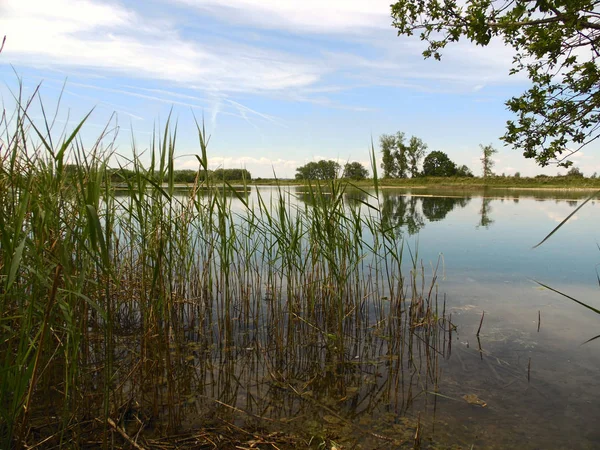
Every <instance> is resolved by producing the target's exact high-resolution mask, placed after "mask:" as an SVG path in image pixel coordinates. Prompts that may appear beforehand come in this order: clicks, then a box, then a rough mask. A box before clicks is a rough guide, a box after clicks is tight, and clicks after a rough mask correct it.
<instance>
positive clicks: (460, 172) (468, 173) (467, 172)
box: [456, 164, 475, 178]
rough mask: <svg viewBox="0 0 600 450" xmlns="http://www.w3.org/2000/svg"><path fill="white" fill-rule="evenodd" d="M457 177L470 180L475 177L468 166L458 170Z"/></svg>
mask: <svg viewBox="0 0 600 450" xmlns="http://www.w3.org/2000/svg"><path fill="white" fill-rule="evenodd" d="M456 176H457V177H469V178H472V177H474V176H475V175H473V172H472V171H471V169H469V168H468V167H467V166H465V165H464V164H463V165H462V166H460V167H459V168H458V169H456Z"/></svg>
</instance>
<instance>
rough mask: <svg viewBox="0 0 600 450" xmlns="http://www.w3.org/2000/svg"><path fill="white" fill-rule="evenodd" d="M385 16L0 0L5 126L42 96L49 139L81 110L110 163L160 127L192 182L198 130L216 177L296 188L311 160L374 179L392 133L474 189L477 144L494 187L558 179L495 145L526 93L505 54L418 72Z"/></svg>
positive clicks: (277, 2)
mask: <svg viewBox="0 0 600 450" xmlns="http://www.w3.org/2000/svg"><path fill="white" fill-rule="evenodd" d="M390 3H391V1H390V0H327V1H323V0H170V1H167V0H145V1H144V2H141V1H133V0H0V37H1V36H2V35H6V43H5V46H4V49H3V51H2V53H1V54H0V79H1V83H0V96H1V100H2V103H3V107H4V108H5V110H6V111H7V114H9V116H10V113H11V112H13V111H14V109H15V97H16V96H18V95H19V92H22V94H21V95H22V96H23V97H24V98H27V97H28V96H30V95H32V93H34V92H35V91H36V89H38V91H37V92H38V93H39V95H40V97H41V99H42V102H43V105H44V110H45V111H44V112H45V114H46V117H49V116H51V117H52V118H53V119H54V120H53V122H54V125H53V132H54V133H55V134H56V135H57V136H60V134H61V132H64V131H65V130H67V131H68V130H72V129H73V128H74V127H75V126H76V125H77V124H78V123H79V121H80V120H81V119H82V118H83V117H84V116H85V115H86V114H87V113H88V112H90V111H92V113H91V115H90V117H89V118H88V119H87V121H86V122H85V124H84V126H83V128H82V134H81V136H82V139H83V141H84V143H85V144H86V145H87V146H88V147H91V146H92V145H93V143H94V142H95V141H96V140H97V138H98V136H99V135H101V134H102V133H103V132H104V131H105V129H106V130H107V138H106V139H107V141H109V142H112V143H113V145H114V147H113V148H114V150H115V156H114V158H119V160H120V161H127V159H128V158H130V157H131V155H132V152H133V149H134V148H135V151H136V152H137V153H138V154H142V158H144V157H146V156H147V154H148V151H147V150H148V148H150V146H151V141H152V137H153V133H154V130H162V129H164V126H165V123H166V121H167V119H168V118H169V115H170V117H171V123H172V124H175V123H176V124H177V142H176V148H177V151H176V167H177V168H181V169H197V168H198V162H197V159H196V157H195V156H194V155H195V154H198V153H199V151H200V146H199V144H198V133H197V129H196V122H195V121H198V122H199V123H202V122H203V123H204V126H205V129H206V132H207V134H209V135H210V142H209V148H208V155H209V163H210V166H211V168H220V167H223V168H246V169H248V170H249V171H250V172H251V174H252V176H253V177H255V178H256V177H272V176H273V174H276V176H277V177H279V178H293V177H294V175H295V170H296V168H297V167H298V166H301V165H304V164H306V163H307V162H310V161H316V160H320V159H334V160H338V161H339V162H340V163H341V164H342V165H343V164H344V163H345V162H350V161H359V162H361V163H363V164H365V165H366V166H369V164H370V163H369V154H370V148H371V142H373V143H374V145H375V149H376V151H379V148H378V141H379V136H380V135H382V134H394V133H396V132H397V131H401V132H404V133H405V134H406V135H407V137H410V136H417V137H419V138H421V139H422V140H423V141H424V142H425V143H426V144H427V145H428V150H429V151H433V150H441V151H443V152H446V153H447V154H448V155H449V156H450V158H451V159H452V160H453V161H455V162H456V163H457V164H459V165H462V164H466V165H467V166H469V167H470V168H471V169H472V170H473V172H474V173H475V174H476V175H480V174H481V162H480V159H479V158H480V156H481V155H480V153H481V150H480V148H479V145H480V144H484V145H487V144H493V145H494V146H495V147H496V148H497V149H498V150H499V152H498V153H497V154H496V155H495V168H494V169H495V172H496V173H498V174H501V173H506V174H507V175H508V174H514V173H515V172H517V171H518V172H520V173H521V175H523V176H533V175H536V174H540V173H546V174H551V175H555V174H556V173H559V172H560V173H565V169H562V170H559V169H558V168H557V167H553V166H551V167H549V168H546V169H542V168H540V167H538V166H537V165H536V164H535V162H533V161H531V160H526V159H525V158H524V157H523V156H522V154H521V152H519V151H518V150H514V149H512V148H510V147H505V146H504V145H503V143H502V141H500V140H499V137H500V136H502V135H503V134H504V127H505V124H506V121H507V120H509V119H511V118H512V115H511V113H510V112H509V111H507V109H506V106H505V101H506V100H507V99H508V98H510V97H511V96H514V95H519V94H520V93H522V92H523V91H524V90H525V89H527V87H528V81H527V79H526V78H525V76H524V75H522V74H517V75H512V76H509V70H510V68H511V63H512V58H513V51H512V49H510V48H507V47H505V46H504V45H503V44H502V43H501V42H494V41H492V43H491V44H490V45H489V46H488V47H486V48H481V47H475V46H474V45H472V44H470V43H469V42H468V41H464V42H463V41H461V42H459V43H457V44H454V45H452V46H450V47H448V48H447V49H446V51H445V52H444V54H443V57H442V61H434V60H433V59H428V60H424V59H423V56H422V51H423V50H424V49H425V46H424V44H423V43H422V42H420V41H419V40H418V38H416V37H410V38H408V37H404V36H397V33H396V30H395V29H394V28H393V27H392V26H391V23H392V19H391V16H390ZM44 112H43V111H42V110H41V107H40V106H39V104H38V103H34V104H33V105H32V109H31V112H30V116H31V118H32V120H33V121H34V122H37V121H39V122H37V123H38V124H41V123H43V119H44ZM598 150H599V149H598V148H593V147H592V146H589V147H586V148H585V149H584V150H582V151H580V152H579V153H578V154H577V155H576V156H575V157H574V158H573V161H574V163H575V165H576V166H577V167H579V168H580V169H581V170H582V171H583V172H584V174H586V175H591V174H592V173H594V172H599V173H600V158H599V157H598V156H597V155H600V151H598ZM379 156H380V155H379V153H378V158H379ZM115 161H116V160H115ZM115 164H116V162H115Z"/></svg>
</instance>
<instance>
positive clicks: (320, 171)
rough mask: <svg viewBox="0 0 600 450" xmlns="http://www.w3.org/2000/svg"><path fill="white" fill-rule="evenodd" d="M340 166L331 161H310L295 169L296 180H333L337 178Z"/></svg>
mask: <svg viewBox="0 0 600 450" xmlns="http://www.w3.org/2000/svg"><path fill="white" fill-rule="evenodd" d="M339 171H340V165H339V164H338V163H337V162H335V161H333V160H327V161H326V160H324V159H322V160H320V161H318V162H314V161H311V162H309V163H308V164H305V165H304V166H300V167H298V168H297V169H296V172H297V173H296V179H297V180H333V179H335V178H337V176H338V173H339Z"/></svg>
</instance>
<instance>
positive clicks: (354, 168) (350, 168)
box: [343, 161, 369, 180]
mask: <svg viewBox="0 0 600 450" xmlns="http://www.w3.org/2000/svg"><path fill="white" fill-rule="evenodd" d="M368 176H369V171H368V170H367V169H366V168H365V166H363V165H362V164H361V163H359V162H358V161H354V162H351V163H346V164H345V165H344V175H343V177H344V178H350V179H352V180H364V179H365V178H367V177H368Z"/></svg>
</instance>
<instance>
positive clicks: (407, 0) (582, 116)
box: [392, 0, 600, 167]
mask: <svg viewBox="0 0 600 450" xmlns="http://www.w3.org/2000/svg"><path fill="white" fill-rule="evenodd" d="M599 7H600V0H536V1H532V0H511V1H507V0H464V1H460V2H458V1H455V0H443V1H442V0H399V1H396V3H394V4H393V5H392V17H393V26H394V27H396V28H397V29H398V34H403V35H408V36H410V35H412V34H413V33H415V32H416V33H419V36H420V38H421V40H422V41H425V42H426V48H425V51H424V52H423V55H424V56H425V57H426V58H429V57H434V58H435V59H438V60H439V59H440V58H441V52H442V50H443V49H444V47H446V45H447V44H448V43H451V42H458V41H459V40H460V39H461V38H466V39H468V40H470V41H471V42H473V43H475V44H477V45H481V46H487V45H488V44H489V43H490V42H491V41H492V39H499V40H501V41H503V43H504V44H505V45H507V46H509V47H512V48H513V49H514V50H515V57H514V59H513V68H512V70H511V71H510V73H511V74H515V73H518V72H523V73H524V74H526V75H527V76H528V77H529V79H530V81H531V87H530V88H529V89H528V90H527V91H525V92H524V93H523V94H522V95H520V96H518V97H513V98H511V99H509V100H508V101H507V103H506V104H507V106H508V109H509V110H510V111H512V112H513V113H515V114H516V119H515V120H511V121H509V122H508V123H507V129H506V133H505V135H504V137H503V139H504V141H505V142H506V143H508V144H510V145H512V146H513V147H514V148H515V149H519V150H520V151H523V154H524V156H525V157H526V158H533V159H535V160H536V161H537V163H538V164H540V165H541V166H546V165H548V164H549V163H551V162H557V163H558V164H559V165H562V166H565V167H568V166H570V165H571V164H572V163H571V161H569V160H568V158H569V157H570V156H571V155H572V154H573V153H574V152H576V151H577V150H579V149H580V148H582V147H583V146H585V145H587V144H589V143H590V142H592V141H593V140H595V139H597V138H598V137H600V126H599V125H598V124H599V123H600V67H599V66H598V58H599V57H600V12H599Z"/></svg>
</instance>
